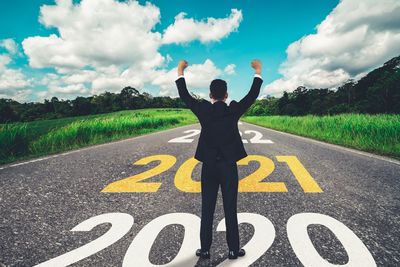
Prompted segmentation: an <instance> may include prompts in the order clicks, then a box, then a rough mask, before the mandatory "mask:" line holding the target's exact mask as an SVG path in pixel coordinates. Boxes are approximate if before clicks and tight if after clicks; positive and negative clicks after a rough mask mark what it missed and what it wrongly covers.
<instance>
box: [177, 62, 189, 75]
mask: <svg viewBox="0 0 400 267" xmlns="http://www.w3.org/2000/svg"><path fill="white" fill-rule="evenodd" d="M187 66H188V62H187V61H186V60H181V61H179V63H178V75H183V71H184V70H185V69H186V68H187Z"/></svg>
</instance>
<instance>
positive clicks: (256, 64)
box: [251, 59, 261, 74]
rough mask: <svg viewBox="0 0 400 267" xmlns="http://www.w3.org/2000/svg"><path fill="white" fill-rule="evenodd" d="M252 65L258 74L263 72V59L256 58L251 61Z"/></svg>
mask: <svg viewBox="0 0 400 267" xmlns="http://www.w3.org/2000/svg"><path fill="white" fill-rule="evenodd" d="M251 67H252V68H253V69H254V70H255V71H256V74H261V61H260V60H258V59H254V60H253V61H252V62H251Z"/></svg>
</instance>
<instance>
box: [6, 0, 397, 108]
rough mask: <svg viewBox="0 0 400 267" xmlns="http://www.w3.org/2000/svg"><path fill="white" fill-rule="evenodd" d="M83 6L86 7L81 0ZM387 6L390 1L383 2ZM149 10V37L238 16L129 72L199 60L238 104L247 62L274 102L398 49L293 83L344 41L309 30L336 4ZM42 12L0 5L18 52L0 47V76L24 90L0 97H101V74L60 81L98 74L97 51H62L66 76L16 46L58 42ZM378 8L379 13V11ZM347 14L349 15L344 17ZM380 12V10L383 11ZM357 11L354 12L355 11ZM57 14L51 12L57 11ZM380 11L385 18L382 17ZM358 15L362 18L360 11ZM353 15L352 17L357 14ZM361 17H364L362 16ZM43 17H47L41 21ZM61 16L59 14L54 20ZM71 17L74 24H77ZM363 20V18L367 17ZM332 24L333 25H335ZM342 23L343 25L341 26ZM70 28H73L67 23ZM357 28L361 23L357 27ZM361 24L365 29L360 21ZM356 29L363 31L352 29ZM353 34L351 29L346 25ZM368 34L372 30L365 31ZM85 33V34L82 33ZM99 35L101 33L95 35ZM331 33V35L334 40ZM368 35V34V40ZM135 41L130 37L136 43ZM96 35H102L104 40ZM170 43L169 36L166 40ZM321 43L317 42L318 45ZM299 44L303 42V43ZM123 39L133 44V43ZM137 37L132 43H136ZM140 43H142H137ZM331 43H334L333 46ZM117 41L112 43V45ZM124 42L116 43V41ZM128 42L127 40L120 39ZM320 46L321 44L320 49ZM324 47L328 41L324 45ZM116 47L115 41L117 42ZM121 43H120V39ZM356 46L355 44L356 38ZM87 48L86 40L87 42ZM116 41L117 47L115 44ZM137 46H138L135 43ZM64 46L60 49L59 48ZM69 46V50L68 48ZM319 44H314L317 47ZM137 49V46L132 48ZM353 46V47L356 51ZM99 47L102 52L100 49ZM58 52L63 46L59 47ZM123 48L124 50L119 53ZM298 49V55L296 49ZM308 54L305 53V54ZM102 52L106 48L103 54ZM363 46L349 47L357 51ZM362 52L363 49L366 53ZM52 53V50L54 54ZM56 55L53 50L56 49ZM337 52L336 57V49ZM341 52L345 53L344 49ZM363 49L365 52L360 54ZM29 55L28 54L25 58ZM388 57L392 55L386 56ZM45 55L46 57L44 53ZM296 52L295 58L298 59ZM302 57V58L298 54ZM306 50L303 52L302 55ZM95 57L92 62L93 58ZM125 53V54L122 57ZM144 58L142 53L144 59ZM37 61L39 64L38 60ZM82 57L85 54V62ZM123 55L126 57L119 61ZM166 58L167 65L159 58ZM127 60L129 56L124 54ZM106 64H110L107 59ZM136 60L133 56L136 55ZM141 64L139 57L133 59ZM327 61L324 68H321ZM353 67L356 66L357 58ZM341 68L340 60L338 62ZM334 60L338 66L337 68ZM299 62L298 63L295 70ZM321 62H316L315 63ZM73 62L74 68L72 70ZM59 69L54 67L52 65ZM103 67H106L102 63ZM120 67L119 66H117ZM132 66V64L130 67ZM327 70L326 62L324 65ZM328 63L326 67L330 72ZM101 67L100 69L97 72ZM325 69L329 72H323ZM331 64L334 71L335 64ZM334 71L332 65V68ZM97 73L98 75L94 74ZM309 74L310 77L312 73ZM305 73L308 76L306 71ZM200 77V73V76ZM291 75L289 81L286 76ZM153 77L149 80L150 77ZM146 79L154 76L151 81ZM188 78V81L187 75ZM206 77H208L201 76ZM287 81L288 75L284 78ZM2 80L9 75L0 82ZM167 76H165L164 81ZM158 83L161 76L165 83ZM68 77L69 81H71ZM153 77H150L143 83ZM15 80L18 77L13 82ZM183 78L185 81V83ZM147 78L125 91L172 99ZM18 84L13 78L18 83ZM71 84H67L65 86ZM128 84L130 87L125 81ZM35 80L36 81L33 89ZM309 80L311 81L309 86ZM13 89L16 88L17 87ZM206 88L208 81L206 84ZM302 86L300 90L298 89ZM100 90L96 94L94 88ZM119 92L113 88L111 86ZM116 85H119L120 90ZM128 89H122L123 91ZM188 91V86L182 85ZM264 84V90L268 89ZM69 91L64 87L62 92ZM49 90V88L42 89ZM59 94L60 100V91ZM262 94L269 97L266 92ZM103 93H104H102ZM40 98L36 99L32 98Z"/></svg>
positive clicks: (191, 5)
mask: <svg viewBox="0 0 400 267" xmlns="http://www.w3.org/2000/svg"><path fill="white" fill-rule="evenodd" d="M89 1H90V0H89ZM104 1H105V2H107V1H111V0H103V2H104ZM342 2H349V0H345V1H342ZM373 2H374V1H368V0H367V1H366V3H367V4H370V5H374V3H373ZM389 2H390V1H389ZM79 3H80V1H74V4H75V5H78V4H79ZM139 3H140V5H141V6H145V5H146V1H139ZM151 3H152V6H153V7H155V8H158V9H159V14H160V19H159V22H158V23H155V27H154V28H153V29H152V31H153V32H159V33H160V34H161V35H162V34H163V32H164V30H165V29H167V28H168V26H170V25H173V24H174V21H175V16H176V15H177V14H179V13H180V12H185V13H186V15H185V18H190V19H193V20H194V21H195V23H200V22H202V21H203V22H205V21H206V19H207V18H210V17H211V18H215V19H223V18H228V17H229V16H230V14H232V13H231V12H232V11H231V10H232V9H237V10H239V11H240V12H241V16H242V18H241V20H240V23H239V24H238V26H237V27H236V28H234V29H232V30H230V31H229V32H228V33H226V34H225V35H223V36H222V37H221V36H220V37H215V38H214V39H213V40H211V41H208V42H202V41H201V40H200V39H199V38H197V37H193V38H191V39H190V41H187V42H183V43H179V42H177V43H167V44H159V45H158V46H157V48H156V49H155V50H154V49H153V50H154V51H152V53H154V55H156V54H157V53H159V54H160V55H161V56H162V57H164V61H163V63H162V64H161V63H160V64H159V65H157V64H156V65H155V66H153V67H151V68H149V69H146V70H145V69H140V71H137V75H147V74H146V71H153V70H154V69H158V70H160V69H163V70H164V72H163V73H164V74H166V73H167V72H168V71H171V70H173V68H174V67H175V65H176V64H177V62H178V60H179V59H183V58H184V59H187V60H188V61H189V63H190V64H204V62H205V60H206V59H209V60H211V61H212V67H215V68H216V69H218V70H220V74H219V75H217V76H218V77H220V78H224V79H226V80H227V81H228V89H229V92H230V98H231V99H239V98H240V97H242V96H244V95H245V93H246V92H247V90H248V89H249V84H250V82H251V75H252V73H253V72H252V70H251V69H250V68H249V62H250V60H251V59H253V58H259V59H261V60H262V62H263V66H264V69H263V73H262V75H263V77H264V85H265V86H266V87H265V90H264V91H263V92H262V94H264V95H266V94H269V93H271V94H276V95H279V93H280V92H282V91H283V90H284V89H285V90H289V91H290V90H291V89H293V88H290V85H294V84H295V85H296V86H299V85H303V84H305V85H309V86H314V87H316V88H318V86H319V85H320V84H319V83H318V82H315V81H319V79H324V78H326V77H328V78H329V79H326V80H332V77H334V78H335V79H336V80H335V82H333V83H332V84H327V86H326V87H334V86H337V85H338V84H339V83H340V82H343V81H344V80H345V79H348V78H352V77H354V76H356V75H363V74H364V73H365V72H366V71H368V70H370V69H371V68H373V67H375V66H377V65H379V64H381V63H383V62H384V60H386V59H388V58H389V57H391V56H393V55H395V54H396V53H398V50H396V49H395V51H392V52H390V53H389V52H388V51H386V50H388V49H385V51H382V53H381V55H380V56H379V57H377V58H371V60H369V61H370V62H361V63H360V64H361V67H360V68H359V71H358V73H354V72H351V71H350V70H347V67H346V65H345V64H350V62H349V58H347V60H348V61H347V62H346V63H341V64H342V65H343V66H339V67H338V68H337V69H332V67H326V68H321V69H319V66H318V67H316V65H315V66H314V67H313V68H314V69H318V70H316V71H315V73H318V75H320V76H317V77H314V76H313V77H302V78H299V75H297V74H296V73H295V72H296V71H299V69H302V66H304V62H309V61H310V55H311V59H312V61H315V62H317V61H318V60H320V58H318V57H317V56H316V55H318V54H321V53H319V52H318V51H314V50H315V49H317V48H318V49H320V50H321V51H329V50H328V49H329V46H330V45H332V42H335V41H339V42H340V40H341V39H344V40H347V39H345V38H346V36H345V35H343V34H342V33H341V32H340V33H335V32H334V34H332V33H329V35H328V34H326V33H324V31H326V30H325V28H328V27H322V28H321V29H317V28H316V26H317V25H319V24H321V23H322V22H324V20H325V18H326V17H327V16H328V15H329V14H330V13H331V12H332V10H334V8H335V7H336V6H337V5H338V3H339V2H338V0H324V1H319V0H304V1H289V0H284V1H255V0H254V1H248V0H247V1H244V0H242V1H185V2H184V1H176V0H172V1H151ZM346 4H347V3H342V4H341V7H340V8H337V9H338V11H337V12H336V13H335V14H333V16H332V18H333V19H332V21H325V22H324V23H323V24H324V25H325V24H326V25H332V24H334V23H335V16H337V17H339V15H340V14H346V12H352V11H354V8H357V7H354V6H353V7H352V6H350V5H351V3H349V4H347V6H346ZM43 5H55V2H54V1H24V0H14V1H1V3H0V9H1V10H2V16H1V17H0V23H1V24H0V25H1V26H0V27H1V31H0V40H6V39H10V38H11V39H13V40H14V41H15V43H16V45H17V47H18V49H19V52H18V53H14V54H13V53H10V51H8V50H7V49H6V48H5V46H4V45H3V48H2V50H1V51H0V55H1V54H3V55H6V56H7V57H8V58H10V60H9V61H10V62H9V63H8V64H5V66H6V68H7V69H8V70H14V72H10V73H14V74H17V73H16V72H19V73H20V74H22V78H23V79H25V80H26V81H27V82H26V83H21V87H18V86H16V87H15V89H14V91H11V89H8V90H6V89H4V88H3V91H1V90H2V89H1V88H2V87H1V84H0V95H1V97H6V96H9V97H11V98H15V99H17V100H18V99H20V100H24V99H26V100H35V101H41V100H42V98H49V97H50V96H51V95H56V96H58V97H60V98H74V97H75V96H76V95H91V94H92V93H97V94H98V93H101V91H102V90H103V91H104V89H105V88H107V86H106V85H107V84H110V83H108V82H109V81H106V82H105V80H106V79H107V77H106V75H107V74H104V75H102V78H101V81H102V82H104V83H101V82H100V81H99V82H97V83H95V84H93V83H92V81H91V80H86V81H81V82H82V85H81V86H78V84H77V83H76V82H77V80H76V79H73V81H74V84H73V86H71V85H72V82H71V81H69V82H67V83H65V80H68V75H69V76H71V75H74V74H77V73H79V72H80V71H82V70H92V71H97V72H100V71H104V69H103V67H104V64H103V63H100V62H99V61H96V60H98V58H100V57H101V56H102V51H101V47H100V48H97V50H96V49H94V50H96V51H97V52H93V53H91V56H93V58H96V60H94V59H93V58H90V59H88V58H87V57H86V56H85V57H84V59H82V57H81V55H82V54H81V53H80V52H79V51H78V52H77V50H76V49H75V50H71V52H69V53H70V54H72V55H73V54H74V53H78V54H79V55H77V58H79V57H80V58H79V60H80V63H82V61H85V60H86V59H87V60H88V62H83V63H82V64H83V65H82V64H81V65H79V66H74V67H73V68H72V69H68V70H66V69H65V68H64V67H60V66H62V63H57V64H53V63H52V62H53V61H51V60H47V58H45V57H46V55H43V54H45V53H44V52H43V51H39V52H40V53H39V52H38V50H34V49H33V48H32V47H35V46H34V44H36V43H34V42H33V41H35V42H37V43H38V44H39V45H42V46H43V43H40V42H43V40H39V39H35V40H33V41H32V42H31V44H29V45H28V44H24V45H23V44H22V42H23V41H24V39H26V38H28V37H35V36H42V37H49V35H50V34H56V36H58V37H59V29H58V28H57V26H56V27H50V28H46V27H45V26H44V25H43V24H41V23H40V22H39V16H40V7H41V6H43ZM396 5H397V6H398V4H396V1H393V3H392V6H391V5H388V6H387V7H384V8H383V11H382V17H383V15H385V14H386V15H387V12H389V11H390V10H391V9H393V7H394V6H396ZM381 7H383V6H381ZM350 8H352V9H353V10H350ZM385 8H386V9H385ZM355 11H357V9H356V10H355ZM57 12H58V11H57ZM385 12H386V13H385ZM364 13H365V12H364ZM364 13H362V12H360V15H359V16H364V15H363V14H364ZM354 14H356V15H357V12H355V13H354ZM367 15H368V14H365V16H367ZM46 16H47V15H46ZM48 17H49V18H50V20H52V22H53V24H54V23H55V24H57V23H61V24H63V26H64V27H66V28H68V27H69V26H68V25H67V24H68V17H66V19H64V20H62V22H54V21H55V19H54V18H53V17H51V15H48ZM61 17H62V15H61ZM78 18H79V17H78ZM367 18H368V16H367ZM110 21H111V22H110V23H108V24H106V26H105V27H108V26H109V27H110V28H111V27H113V23H114V22H115V23H116V24H115V25H120V24H118V23H120V22H118V15H117V16H116V17H115V18H113V20H110ZM336 21H338V19H337V20H336ZM345 22H346V21H344V23H345ZM71 23H76V21H75V22H73V21H71ZM363 23H364V24H365V22H363ZM367 23H368V22H367ZM358 26H359V27H360V28H361V27H362V26H363V25H361V24H360V25H358ZM354 27H355V26H354ZM369 28H372V27H371V25H370V27H369ZM88 30H89V31H90V29H88ZM103 30H104V29H103ZM354 30H355V34H357V28H355V29H354ZM335 34H336V35H335ZM368 34H369V35H368ZM371 34H375V35H372V37H376V34H379V32H377V31H375V32H372V33H371V32H370V33H368V32H367V33H364V35H365V36H363V38H371V36H370V35H371ZM392 34H393V38H392V39H393V40H392V41H391V43H384V44H383V45H384V46H387V47H390V46H393V45H397V44H398V40H399V39H398V35H397V33H396V32H393V33H392ZM139 35H140V34H139V33H138V36H139ZM104 36H108V35H107V34H105V35H104ZM174 36H175V35H174ZM321 36H322V37H324V38H321ZM326 36H329V38H332V39H331V40H330V39H329V38H328V39H327V38H325V37H326ZM302 37H304V38H303V39H305V40H303V39H302ZM84 38H85V36H83V37H80V39H79V40H80V41H81V42H82V41H84ZM130 38H135V37H134V36H132V37H130ZM138 38H139V37H138ZM145 38H147V37H145ZM335 38H336V39H335ZM118 39H119V38H118ZM121 39H124V38H121ZM127 39H129V38H127ZM321 40H324V42H322V41H321ZM327 40H328V41H327ZM120 41H121V40H120ZM127 41H128V40H127ZM361 41H362V38H361ZM88 42H90V40H88ZM116 42H117V41H116ZM138 42H139V41H138ZM294 42H297V45H296V49H295V50H296V51H297V52H293V54H295V56H296V58H295V59H293V58H291V59H290V58H288V55H287V53H286V50H287V48H288V46H289V45H290V44H292V43H294ZM66 43H67V42H66ZM71 43H72V41H71V42H70V43H69V44H71ZM321 43H322V44H321ZM138 44H140V43H138ZM357 45H361V44H357ZM105 46H106V45H105ZM63 47H64V46H63ZM124 47H126V45H125V46H124ZM299 47H300V48H299ZM310 47H311V48H310ZM354 47H355V44H350V45H349V46H348V47H344V48H343V49H344V51H345V52H348V53H357V52H356V51H355V49H354ZM105 48H106V47H105ZM364 48H365V47H361V48H357V49H358V50H359V49H361V50H362V49H364ZM367 48H368V47H367ZM54 49H56V47H55V48H54ZM60 49H61V46H60ZM134 49H135V45H132V50H134ZM343 49H342V50H343ZM346 49H347V50H346ZM365 49H366V48H365ZM28 50H29V51H28ZM392 50H393V49H392ZM44 51H46V50H44ZM299 51H300V52H299ZM304 51H306V52H304ZM307 51H311V52H307ZM95 53H98V55H95ZM127 53H129V51H128V52H127ZM149 53H150V52H149ZM337 53H340V54H343V51H338V52H337ZM39 54H40V57H39ZM70 54H68V53H67V54H63V53H60V54H58V51H57V50H54V51H53V50H51V51H49V57H51V56H53V57H56V56H58V58H61V60H63V59H62V57H63V56H64V55H67V56H69V55H70ZM87 54H88V52H85V55H87ZM127 55H128V54H127ZM167 55H168V58H169V59H167ZM128 56H130V55H128ZM110 57H111V58H110ZM110 57H107V59H106V60H108V61H106V62H109V63H110V64H116V66H117V70H113V71H115V73H113V75H117V76H118V75H122V73H123V72H124V69H127V68H131V69H134V70H133V72H135V70H136V69H137V68H136V67H130V66H129V63H128V64H127V63H126V62H124V63H121V64H120V62H121V61H120V60H113V58H112V55H111V56H110ZM137 57H139V56H137ZM335 57H336V56H335V55H332V58H331V59H329V60H331V61H334V58H335ZM132 58H133V59H134V60H136V57H135V56H133V55H132ZM351 58H355V59H357V58H361V55H359V57H357V54H352V56H351ZM28 59H31V60H36V62H39V63H38V64H36V65H35V64H31V65H29V61H28ZM141 60H143V58H142V59H141ZM329 60H328V61H329ZM360 60H361V59H360ZM326 61H327V59H326V57H325V56H324V60H323V62H326ZM342 61H343V60H342ZM342 61H341V62H342ZM299 62H300V63H299ZM319 62H322V61H319ZM80 63H79V64H80ZM282 63H283V64H284V67H283V68H282V67H280V66H281V64H282ZM60 64H61V65H60ZM107 64H108V63H107ZM118 64H120V65H118ZM135 64H136V63H135ZM229 64H234V65H235V68H234V73H233V74H227V73H225V72H224V71H223V69H224V68H225V67H226V66H227V65H229ZM332 64H333V63H332ZM332 64H331V65H332ZM100 65H102V66H101V67H99V66H100ZM331 65H330V66H331ZM336 65H337V64H336ZM339 65H340V64H339ZM209 67H210V65H208V67H206V66H203V67H201V66H200V67H199V68H203V69H202V70H204V71H206V70H205V69H207V68H208V69H209ZM100 69H101V70H100ZM314 69H312V70H314ZM302 70H304V71H305V72H310V70H309V69H304V68H303V69H302ZM312 70H311V71H312ZM206 72H207V71H206ZM49 73H53V74H54V75H53V76H51V79H53V80H52V82H49V81H48V79H46V81H45V82H43V79H44V78H45V77H47V76H46V75H48V74H49ZM104 73H109V71H104ZM293 73H294V74H293ZM133 75H134V74H132V72H131V74H130V75H128V76H127V77H134V76H133ZM152 75H153V74H152ZM154 75H161V74H160V73H159V74H154ZM193 75H196V73H195V71H194V70H193ZM207 75H208V76H207ZM207 75H206V74H204V75H203V76H201V77H205V79H211V78H216V77H214V76H213V75H212V74H209V73H208V74H207ZM291 75H292V76H291ZM8 76H10V75H8ZM95 76H96V75H95V74H93V75H92V76H90V77H91V79H97V78H98V77H95ZM167 76H168V75H167ZM167 76H166V77H167ZM74 77H75V76H74ZM151 77H155V76H151ZM19 78H21V77H19ZM61 78H64V80H63V81H64V82H62V83H61V82H57V81H56V80H57V79H60V80H61ZM188 78H189V77H187V79H188ZM129 79H132V78H126V79H125V80H123V81H120V80H118V77H116V78H115V79H114V80H113V82H112V83H111V84H113V85H115V84H116V81H117V80H118V82H120V83H130V80H129ZM149 79H151V78H148V79H147V80H143V81H139V80H138V81H136V78H135V79H132V84H131V85H133V86H135V87H137V88H138V89H141V90H145V91H148V92H151V93H152V94H153V95H157V94H159V93H160V84H162V85H163V86H164V87H163V88H164V89H163V90H161V91H162V93H161V94H163V95H174V93H175V92H174V91H173V88H169V85H168V82H170V80H171V75H169V76H168V78H165V79H164V80H166V81H164V80H163V79H162V81H161V82H159V83H158V84H157V83H156V84H154V83H152V82H150V80H149ZM19 80H21V79H19ZM70 80H71V79H70ZM133 80H135V81H133ZM39 81H41V82H39ZM310 81H314V84H313V82H310ZM20 82H21V81H20ZM207 83H208V84H209V81H207ZM207 83H201V82H200V83H196V82H194V83H193V86H192V88H191V89H192V90H193V91H195V92H196V93H200V94H201V95H206V93H207V86H206V84H207ZM298 83H302V84H298ZM103 84H105V85H104V86H103V87H102V85H103ZM118 85H119V84H118ZM121 85H122V84H121ZM126 85H130V84H126ZM189 85H190V84H189ZM268 85H271V86H272V87H268ZM323 85H325V83H321V86H323ZM68 86H69V87H68ZM93 86H97V87H98V88H97V89H96V90H95V91H93V90H91V89H92V87H93ZM49 88H55V89H51V90H49ZM63 88H67V89H65V90H66V91H65V93H64V92H63V91H62V90H63ZM268 88H270V91H268ZM105 90H107V89H105ZM108 91H116V92H117V91H118V90H117V88H114V89H111V88H110V90H108ZM38 92H41V93H40V94H37V93H38Z"/></svg>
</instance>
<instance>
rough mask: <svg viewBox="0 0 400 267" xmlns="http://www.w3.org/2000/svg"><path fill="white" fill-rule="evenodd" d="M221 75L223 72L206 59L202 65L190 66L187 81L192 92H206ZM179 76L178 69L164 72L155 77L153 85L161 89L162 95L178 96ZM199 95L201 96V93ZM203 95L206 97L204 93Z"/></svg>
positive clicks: (186, 71) (186, 74)
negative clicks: (198, 90)
mask: <svg viewBox="0 0 400 267" xmlns="http://www.w3.org/2000/svg"><path fill="white" fill-rule="evenodd" d="M221 74H222V70H220V69H218V68H217V67H216V66H215V64H214V62H212V61H211V60H210V59H206V60H205V61H204V63H202V64H193V65H189V66H188V67H187V69H186V70H185V80H186V84H187V86H188V87H189V89H190V91H193V89H202V90H206V89H208V88H209V85H210V82H211V81H212V80H213V79H216V78H217V77H218V76H219V75H221ZM177 76H178V75H177V70H176V68H174V69H172V70H169V71H163V72H162V74H159V75H158V76H157V77H155V79H154V80H153V82H152V84H154V85H158V86H159V87H160V88H161V91H160V95H169V96H177V95H178V92H177V89H176V85H175V80H176V78H177ZM207 93H208V91H207ZM197 94H201V92H200V93H197ZM202 94H203V95H205V93H204V92H203V93H202Z"/></svg>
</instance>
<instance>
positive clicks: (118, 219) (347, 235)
mask: <svg viewBox="0 0 400 267" xmlns="http://www.w3.org/2000/svg"><path fill="white" fill-rule="evenodd" d="M224 220H225V219H223V220H222V221H220V222H219V224H218V226H217V231H225V221H224ZM238 222H239V224H240V223H249V224H252V225H253V227H254V234H253V236H252V238H251V240H250V241H249V242H248V243H247V244H246V245H245V246H244V247H243V248H244V249H245V250H246V251H247V253H246V256H245V257H242V258H239V259H238V260H236V261H229V260H225V261H223V262H222V263H221V264H219V266H249V265H251V264H252V263H254V262H255V261H256V260H257V259H259V258H260V257H261V256H262V255H263V254H264V253H265V252H266V251H267V250H268V249H269V248H270V246H271V245H272V243H273V241H274V239H275V228H274V226H273V224H272V222H271V221H270V220H269V219H267V218H266V217H264V216H262V215H259V214H254V213H238ZM103 223H110V224H111V227H110V229H109V230H108V231H107V232H106V233H105V234H103V235H102V236H100V237H99V238H97V239H95V240H93V241H92V242H90V243H88V244H86V245H83V246H82V247H79V248H76V249H74V250H72V251H70V252H67V253H65V254H63V255H60V256H58V257H55V258H53V259H50V260H48V261H45V262H43V263H40V264H38V265H36V266H40V267H47V266H67V265H70V264H72V263H75V262H78V261H80V260H82V259H84V258H86V257H89V256H90V255H93V254H95V253H97V252H99V251H101V250H103V249H105V248H106V247H108V246H110V245H112V244H114V243H115V242H117V241H118V240H119V239H121V238H122V237H123V236H124V235H125V234H126V233H128V232H129V230H130V229H131V227H132V226H133V224H134V220H133V217H132V216H131V215H129V214H126V213H106V214H102V215H98V216H94V217H92V218H89V219H87V220H85V221H83V222H81V223H80V224H78V225H77V226H75V227H74V228H73V229H72V230H71V231H90V230H92V229H93V228H94V227H95V226H97V225H100V224H103ZM171 224H179V225H182V226H183V227H184V228H185V236H184V238H183V241H182V244H181V248H180V249H179V252H178V254H177V255H176V256H175V258H174V259H172V260H171V261H170V262H168V263H166V264H164V265H154V264H152V263H151V262H150V260H149V253H150V249H151V247H152V244H153V242H154V240H155V239H156V238H157V236H158V234H159V233H160V232H161V230H162V229H164V228H165V227H166V226H168V225H171ZM313 224H320V225H324V226H325V227H327V228H329V229H330V230H331V231H332V232H333V233H334V234H335V236H336V237H337V238H338V240H339V241H340V242H341V243H342V245H343V247H344V248H345V250H346V252H347V254H348V258H349V260H348V262H347V263H346V264H344V265H335V264H332V263H330V262H328V261H327V260H325V259H324V258H322V257H321V255H320V254H319V253H318V251H317V250H316V249H315V247H314V245H313V243H312V241H311V239H310V237H309V235H308V232H307V227H308V226H309V225H313ZM199 229H200V218H199V217H198V216H196V215H193V214H190V213H170V214H165V215H162V216H160V217H158V218H155V219H154V220H152V221H151V222H149V223H148V224H147V225H146V226H144V227H143V228H142V229H141V231H140V232H139V233H138V234H137V235H136V237H135V238H134V240H133V241H132V243H131V245H130V246H129V248H128V250H127V251H126V254H125V257H124V260H123V263H122V266H123V267H128V266H178V265H180V264H181V263H184V264H185V266H194V265H195V264H196V262H197V260H198V258H197V257H195V256H194V249H195V248H194V247H193V244H200V240H199ZM287 234H288V239H289V242H290V244H291V246H292V248H293V251H294V252H295V254H296V256H297V257H298V258H299V260H300V261H301V263H302V264H303V265H304V266H306V267H314V266H315V267H321V266H322V267H325V266H326V267H333V266H346V267H351V266H364V267H375V266H376V263H375V260H374V258H373V257H372V255H371V253H370V252H369V250H368V249H367V247H366V246H365V245H364V244H363V242H362V241H361V240H360V239H359V238H358V237H357V236H356V235H355V234H354V232H353V231H351V230H350V229H349V228H348V227H347V226H345V225H344V224H343V223H341V222H339V221H338V220H336V219H334V218H332V217H330V216H327V215H323V214H319V213H299V214H296V215H293V216H292V217H291V218H289V220H288V223H287Z"/></svg>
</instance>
